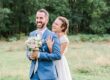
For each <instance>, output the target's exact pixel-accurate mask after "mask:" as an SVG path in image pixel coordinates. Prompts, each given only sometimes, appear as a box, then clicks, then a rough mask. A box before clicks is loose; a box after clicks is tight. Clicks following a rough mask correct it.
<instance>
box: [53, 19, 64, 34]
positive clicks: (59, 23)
mask: <svg viewBox="0 0 110 80" xmlns="http://www.w3.org/2000/svg"><path fill="white" fill-rule="evenodd" d="M62 24H63V23H62V21H61V20H59V19H56V20H55V21H54V22H53V24H52V31H53V32H56V33H58V32H62V28H61V26H62Z"/></svg>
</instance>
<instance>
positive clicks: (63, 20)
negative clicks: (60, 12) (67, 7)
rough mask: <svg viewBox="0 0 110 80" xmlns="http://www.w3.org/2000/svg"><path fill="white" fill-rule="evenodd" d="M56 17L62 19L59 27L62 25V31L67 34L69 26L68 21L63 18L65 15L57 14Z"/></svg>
mask: <svg viewBox="0 0 110 80" xmlns="http://www.w3.org/2000/svg"><path fill="white" fill-rule="evenodd" d="M58 19H59V20H60V21H62V25H61V27H64V29H63V30H62V32H64V33H66V34H67V32H68V28H69V21H68V19H67V18H65V17H62V16H59V17H58Z"/></svg>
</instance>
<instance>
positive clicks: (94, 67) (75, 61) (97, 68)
mask: <svg viewBox="0 0 110 80" xmlns="http://www.w3.org/2000/svg"><path fill="white" fill-rule="evenodd" d="M24 41H25V38H23V39H22V40H18V41H13V42H6V41H0V80H29V65H30V62H29V61H28V59H27V58H26V54H25V46H24ZM65 55H66V57H67V60H68V64H69V67H70V70H71V75H72V77H73V78H74V79H75V80H110V41H100V42H99V41H98V42H81V41H79V42H77V41H76V42H75V41H73V40H72V39H71V41H70V46H69V49H68V52H67V53H66V54H65Z"/></svg>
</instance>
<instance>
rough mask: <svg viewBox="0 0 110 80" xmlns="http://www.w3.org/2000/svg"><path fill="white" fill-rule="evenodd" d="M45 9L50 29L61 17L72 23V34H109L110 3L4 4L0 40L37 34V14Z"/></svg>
mask: <svg viewBox="0 0 110 80" xmlns="http://www.w3.org/2000/svg"><path fill="white" fill-rule="evenodd" d="M41 8H44V9H46V10H47V11H48V12H49V14H50V19H49V24H48V27H49V28H50V29H51V25H52V22H53V21H54V20H55V18H56V17H57V16H65V17H67V18H68V19H69V22H70V26H69V34H77V33H86V34H109V33H110V0H0V37H6V38H7V37H10V36H13V35H17V34H21V33H25V34H26V35H27V34H28V33H29V32H30V31H32V30H34V29H35V28H36V27H35V26H36V25H35V14H36V11H37V10H38V9H41Z"/></svg>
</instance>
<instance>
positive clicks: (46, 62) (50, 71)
mask: <svg viewBox="0 0 110 80" xmlns="http://www.w3.org/2000/svg"><path fill="white" fill-rule="evenodd" d="M48 20H49V14H48V12H47V11H46V10H45V9H40V10H38V11H37V13H36V25H37V30H35V31H33V32H31V33H30V36H37V35H38V34H39V35H41V36H42V40H44V41H45V40H46V39H47V38H48V37H49V36H51V37H52V40H53V41H54V44H53V47H52V53H50V52H49V49H48V47H47V43H46V42H44V43H43V44H42V46H41V48H40V50H39V51H38V50H34V51H33V53H32V55H31V56H29V55H28V53H29V50H28V49H27V57H28V59H29V60H31V68H30V80H56V79H57V72H56V68H55V65H54V61H55V60H59V59H61V54H60V43H59V40H58V38H57V36H56V35H55V33H53V32H51V31H50V30H49V29H47V23H48ZM36 60H38V68H37V70H36V71H35V73H34V70H35V68H36V67H35V64H36Z"/></svg>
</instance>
